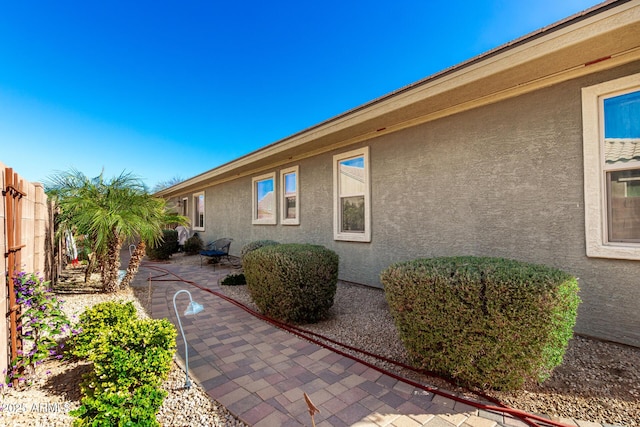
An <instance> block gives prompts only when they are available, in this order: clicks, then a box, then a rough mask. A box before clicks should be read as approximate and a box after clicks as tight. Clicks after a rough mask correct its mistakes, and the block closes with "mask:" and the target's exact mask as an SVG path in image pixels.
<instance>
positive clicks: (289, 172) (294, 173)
mask: <svg viewBox="0 0 640 427" xmlns="http://www.w3.org/2000/svg"><path fill="white" fill-rule="evenodd" d="M299 187H300V181H299V178H298V166H294V167H292V168H288V169H283V170H281V171H280V222H281V223H282V224H283V225H298V224H300V197H299V196H298V192H299V190H298V189H299Z"/></svg>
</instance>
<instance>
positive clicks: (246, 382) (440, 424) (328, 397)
mask: <svg viewBox="0 0 640 427" xmlns="http://www.w3.org/2000/svg"><path fill="white" fill-rule="evenodd" d="M157 266H158V267H161V268H164V269H166V270H169V271H171V272H173V273H175V274H177V275H178V276H180V277H182V278H184V279H186V280H190V281H193V282H196V283H198V284H199V285H200V286H203V287H205V288H207V289H211V290H214V291H219V292H223V291H221V289H220V286H219V285H218V280H219V279H220V278H221V277H224V276H225V275H226V274H227V273H228V272H229V270H228V269H226V268H224V267H218V268H216V270H215V271H214V269H213V268H212V266H211V265H204V266H203V267H200V266H199V265H186V264H184V265H181V264H173V263H172V264H158V265H157ZM150 274H151V275H152V276H156V275H157V274H158V272H157V271H152V270H151V269H150V268H146V267H144V265H143V267H141V269H140V273H139V274H138V275H137V278H136V280H135V282H134V284H133V286H148V281H147V280H146V279H147V278H148V277H149V275H150ZM152 286H153V297H152V316H153V317H154V318H163V317H167V318H169V319H170V320H171V322H173V323H174V324H176V326H177V320H176V317H175V313H174V310H173V296H174V294H175V293H176V292H177V291H178V290H180V289H187V290H189V291H190V292H191V294H192V296H193V299H194V301H197V302H199V303H200V304H202V305H203V306H204V311H203V312H201V313H199V314H197V315H196V316H189V317H185V316H181V321H182V325H183V328H184V331H185V334H186V335H187V341H188V343H189V373H190V376H191V378H192V379H193V380H195V381H197V382H198V383H199V384H200V385H201V386H202V387H203V388H204V389H205V390H206V391H207V393H208V394H209V395H210V396H211V397H212V398H213V399H214V400H216V401H218V402H219V403H221V404H222V405H224V406H225V407H226V408H227V409H228V410H229V411H230V412H231V413H233V414H234V415H235V416H237V417H238V418H240V419H241V420H242V421H244V422H245V423H247V424H249V425H252V426H255V427H262V426H268V427H273V426H311V417H310V415H309V412H308V406H307V404H306V402H305V400H304V395H303V393H307V395H308V396H309V397H310V399H311V401H312V402H313V403H314V404H315V406H317V407H318V408H319V409H320V413H317V414H316V415H315V417H314V418H315V424H316V426H318V427H330V426H331V427H339V426H397V427H400V426H429V427H451V426H464V427H494V426H499V425H504V426H526V424H524V423H523V422H521V421H520V420H516V419H514V418H510V417H508V416H503V415H502V414H500V413H493V412H488V411H484V410H478V409H476V408H474V407H472V406H469V405H466V404H463V403H460V402H456V401H454V400H451V399H449V398H445V397H442V396H439V395H434V394H432V393H428V392H425V391H422V390H420V389H416V388H414V387H412V386H410V385H407V384H405V383H403V382H400V381H397V380H396V379H394V378H393V377H391V376H387V375H383V374H381V373H380V372H378V371H376V370H374V369H371V368H369V367H367V366H365V365H363V364H361V363H359V362H355V361H353V360H351V359H349V358H347V357H344V356H341V355H339V354H337V353H334V352H332V351H330V350H328V349H325V348H323V347H320V346H318V345H316V344H313V343H310V342H308V341H306V340H303V339H301V338H298V337H297V336H295V335H292V334H290V333H287V332H285V331H283V330H280V329H278V328H276V327H274V326H272V325H270V324H268V323H265V322H263V321H261V320H259V319H257V318H256V317H254V316H252V315H250V314H249V313H247V312H245V311H244V310H242V309H240V308H238V307H236V306H234V305H233V304H231V303H229V302H227V301H224V300H223V299H221V298H219V297H217V296H215V295H213V294H210V293H208V292H206V291H203V290H201V289H198V288H196V287H193V286H190V285H188V284H185V283H182V282H177V281H176V282H173V281H152ZM187 303H188V296H187V295H186V294H181V295H179V296H178V298H177V306H178V310H179V311H180V312H183V311H184V309H185V308H186V306H187ZM178 333H179V332H178ZM177 342H178V353H177V355H178V357H179V358H180V360H181V361H183V358H184V345H183V340H182V339H181V337H178V340H177ZM182 364H183V366H184V362H182ZM558 421H562V422H564V423H565V424H567V425H570V426H576V425H578V423H576V422H573V421H572V420H566V419H563V420H558ZM579 425H580V427H592V426H599V424H595V423H579Z"/></svg>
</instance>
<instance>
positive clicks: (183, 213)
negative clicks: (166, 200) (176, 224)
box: [181, 197, 189, 216]
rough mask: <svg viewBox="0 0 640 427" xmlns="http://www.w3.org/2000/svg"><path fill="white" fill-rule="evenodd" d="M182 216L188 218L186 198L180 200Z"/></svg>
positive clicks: (187, 201) (187, 200)
mask: <svg viewBox="0 0 640 427" xmlns="http://www.w3.org/2000/svg"><path fill="white" fill-rule="evenodd" d="M181 215H182V216H189V199H187V198H186V197H185V198H183V199H182V212H181Z"/></svg>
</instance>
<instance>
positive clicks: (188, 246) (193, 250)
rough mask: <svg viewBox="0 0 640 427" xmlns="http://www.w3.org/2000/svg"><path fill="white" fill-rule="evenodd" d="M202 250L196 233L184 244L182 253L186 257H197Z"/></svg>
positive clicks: (202, 243) (202, 245) (200, 240)
mask: <svg viewBox="0 0 640 427" xmlns="http://www.w3.org/2000/svg"><path fill="white" fill-rule="evenodd" d="M203 248H204V242H203V241H202V239H201V238H200V236H198V233H196V234H194V235H193V236H191V237H189V238H188V239H187V240H186V241H185V242H184V252H185V253H186V254H187V255H197V254H198V253H200V251H201V250H202V249H203Z"/></svg>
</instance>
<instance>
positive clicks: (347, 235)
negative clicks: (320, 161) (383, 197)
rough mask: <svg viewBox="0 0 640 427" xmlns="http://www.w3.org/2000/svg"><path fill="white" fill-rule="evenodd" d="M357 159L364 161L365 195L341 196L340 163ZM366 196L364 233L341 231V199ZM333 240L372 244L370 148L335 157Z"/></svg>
mask: <svg viewBox="0 0 640 427" xmlns="http://www.w3.org/2000/svg"><path fill="white" fill-rule="evenodd" d="M356 157H362V158H363V160H364V194H340V166H339V164H340V162H341V161H343V160H349V159H353V158H356ZM361 195H364V232H363V233H360V232H347V231H341V226H340V224H341V223H342V217H341V209H340V206H341V204H340V199H341V197H348V196H361ZM333 238H334V240H344V241H350V242H371V189H370V168H369V147H363V148H358V149H356V150H351V151H347V152H345V153H340V154H336V155H334V156H333Z"/></svg>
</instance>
